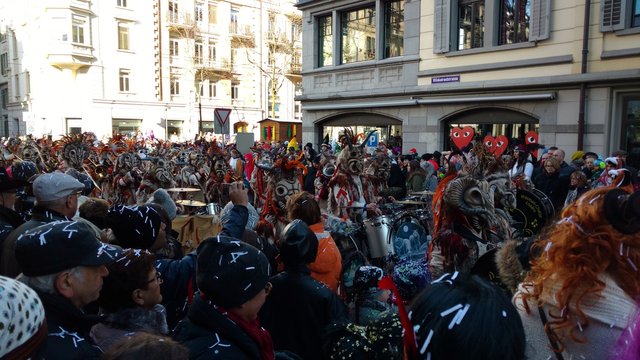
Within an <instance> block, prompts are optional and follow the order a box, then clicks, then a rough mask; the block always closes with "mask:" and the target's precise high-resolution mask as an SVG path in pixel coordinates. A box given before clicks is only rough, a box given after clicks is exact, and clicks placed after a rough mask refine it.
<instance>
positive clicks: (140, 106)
mask: <svg viewBox="0 0 640 360" xmlns="http://www.w3.org/2000/svg"><path fill="white" fill-rule="evenodd" d="M300 53H301V16H300V12H299V11H298V10H297V9H296V8H295V7H294V3H293V1H275V0H273V1H256V0H244V1H243V0H240V1H234V2H227V1H213V0H154V1H132V0H104V1H102V0H101V1H88V0H55V1H53V0H51V1H49V0H48V1H23V0H5V1H3V2H1V3H0V60H1V62H0V65H1V72H0V94H2V103H1V105H2V107H1V108H0V137H3V136H13V135H17V134H20V135H24V134H33V135H35V136H41V135H43V134H49V135H52V136H53V137H54V138H55V137H57V136H59V135H61V134H66V133H73V132H80V131H93V132H95V133H96V134H97V135H98V136H109V135H111V134H112V132H120V133H131V132H135V131H138V130H140V131H141V132H142V133H144V134H150V133H151V131H153V133H154V135H155V136H156V137H157V138H173V139H186V138H193V137H194V136H195V135H196V134H198V133H205V132H214V131H215V132H216V133H217V134H223V133H224V134H226V135H228V136H232V135H233V134H234V133H236V132H254V133H255V137H256V138H258V137H259V135H260V134H259V124H258V121H260V120H263V119H264V118H267V117H271V118H275V119H288V120H298V121H299V120H300V119H301V117H302V113H301V110H300V103H299V102H295V101H294V96H295V93H296V91H298V92H299V91H300V90H299V88H300V85H299V83H300V80H301V76H300V65H299V63H300ZM296 64H298V66H295V65H296ZM216 109H221V110H222V111H219V112H218V114H219V118H220V120H222V121H219V124H218V125H220V126H219V127H218V125H216V126H215V128H214V119H215V118H216V115H215V114H216ZM223 123H224V125H226V128H225V127H224V126H223Z"/></svg>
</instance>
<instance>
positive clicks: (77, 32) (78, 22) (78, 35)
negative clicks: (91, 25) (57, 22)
mask: <svg viewBox="0 0 640 360" xmlns="http://www.w3.org/2000/svg"><path fill="white" fill-rule="evenodd" d="M86 26H87V17H86V16H81V15H76V14H73V15H72V36H73V42H74V43H78V44H84V43H85V41H84V40H85V38H84V35H85V34H84V33H85V30H86Z"/></svg>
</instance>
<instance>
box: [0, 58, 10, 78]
mask: <svg viewBox="0 0 640 360" xmlns="http://www.w3.org/2000/svg"><path fill="white" fill-rule="evenodd" d="M8 59H9V56H8V54H7V53H4V54H0V74H2V75H7V74H8V73H9V60H8Z"/></svg>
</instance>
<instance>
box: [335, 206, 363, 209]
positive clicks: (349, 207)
mask: <svg viewBox="0 0 640 360" xmlns="http://www.w3.org/2000/svg"><path fill="white" fill-rule="evenodd" d="M340 207H341V208H342V209H362V205H358V206H343V205H340Z"/></svg>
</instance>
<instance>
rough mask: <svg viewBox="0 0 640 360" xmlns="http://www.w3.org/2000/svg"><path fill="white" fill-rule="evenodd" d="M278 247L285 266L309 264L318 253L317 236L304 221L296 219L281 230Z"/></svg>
mask: <svg viewBox="0 0 640 360" xmlns="http://www.w3.org/2000/svg"><path fill="white" fill-rule="evenodd" d="M278 247H279V248H280V259H282V262H283V263H284V265H285V266H291V265H299V264H309V263H312V262H313V261H314V260H315V259H316V256H317V255H318V238H317V237H316V234H314V233H313V231H311V229H309V227H308V226H307V224H305V223H304V221H302V220H300V219H296V220H293V221H292V222H290V223H289V224H288V225H287V226H286V227H285V228H284V230H283V231H282V240H281V241H280V243H279V244H278Z"/></svg>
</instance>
